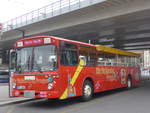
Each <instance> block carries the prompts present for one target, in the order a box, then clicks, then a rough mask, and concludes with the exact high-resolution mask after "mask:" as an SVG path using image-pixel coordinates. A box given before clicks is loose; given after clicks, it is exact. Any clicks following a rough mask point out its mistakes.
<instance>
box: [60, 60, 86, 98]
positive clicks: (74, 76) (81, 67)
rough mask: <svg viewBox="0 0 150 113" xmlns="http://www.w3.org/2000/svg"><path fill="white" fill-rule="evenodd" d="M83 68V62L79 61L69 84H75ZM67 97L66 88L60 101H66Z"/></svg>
mask: <svg viewBox="0 0 150 113" xmlns="http://www.w3.org/2000/svg"><path fill="white" fill-rule="evenodd" d="M83 66H84V60H80V63H79V65H78V67H77V69H76V71H75V73H74V75H73V77H72V79H71V82H70V84H71V85H72V86H73V85H74V84H75V82H76V80H77V78H78V76H79V74H80V72H81V71H82V69H83ZM67 96H68V87H67V88H66V89H65V91H64V93H63V94H62V95H61V97H60V99H66V98H67Z"/></svg>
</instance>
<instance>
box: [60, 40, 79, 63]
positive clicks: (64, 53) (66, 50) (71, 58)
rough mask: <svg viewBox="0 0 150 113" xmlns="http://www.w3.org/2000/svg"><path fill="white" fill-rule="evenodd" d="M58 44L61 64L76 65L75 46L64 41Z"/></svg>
mask: <svg viewBox="0 0 150 113" xmlns="http://www.w3.org/2000/svg"><path fill="white" fill-rule="evenodd" d="M60 46H61V49H60V51H61V52H60V53H61V60H60V62H61V64H63V65H70V66H74V65H78V54H77V46H76V45H75V44H72V43H67V42H64V41H61V42H60Z"/></svg>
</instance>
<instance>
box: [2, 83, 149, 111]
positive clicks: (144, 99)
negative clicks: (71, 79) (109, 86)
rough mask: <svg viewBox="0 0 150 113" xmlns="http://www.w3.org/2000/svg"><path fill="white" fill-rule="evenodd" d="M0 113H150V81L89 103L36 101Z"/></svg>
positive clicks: (112, 92)
mask: <svg viewBox="0 0 150 113" xmlns="http://www.w3.org/2000/svg"><path fill="white" fill-rule="evenodd" d="M0 113H150V81H147V82H144V83H141V84H140V85H139V86H138V87H135V88H133V89H131V90H125V89H119V90H115V91H109V92H104V93H99V94H96V95H95V96H94V98H93V99H92V100H91V101H89V102H80V101H79V99H78V98H76V99H70V100H65V101H48V100H35V101H28V102H23V103H18V104H12V105H5V106H1V107H0Z"/></svg>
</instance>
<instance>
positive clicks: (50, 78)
mask: <svg viewBox="0 0 150 113" xmlns="http://www.w3.org/2000/svg"><path fill="white" fill-rule="evenodd" d="M53 81H54V79H53V77H48V82H49V83H48V89H49V90H51V89H53Z"/></svg>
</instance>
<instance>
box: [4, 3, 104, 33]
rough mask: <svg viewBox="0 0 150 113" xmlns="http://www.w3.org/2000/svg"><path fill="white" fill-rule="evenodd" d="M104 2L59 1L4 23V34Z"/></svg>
mask: <svg viewBox="0 0 150 113" xmlns="http://www.w3.org/2000/svg"><path fill="white" fill-rule="evenodd" d="M104 1H106V0H58V1H56V2H54V3H52V4H50V5H47V6H44V7H42V8H39V9H37V10H34V11H32V12H30V13H27V14H24V15H22V16H19V17H16V18H14V19H11V20H9V21H7V22H5V23H3V28H2V32H6V31H9V30H12V29H17V28H19V27H22V26H25V25H28V24H31V23H35V22H38V21H41V20H44V19H47V18H52V17H54V16H58V15H61V14H64V13H67V12H71V11H74V10H77V9H80V8H83V7H87V6H90V5H93V4H96V3H100V2H104Z"/></svg>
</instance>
